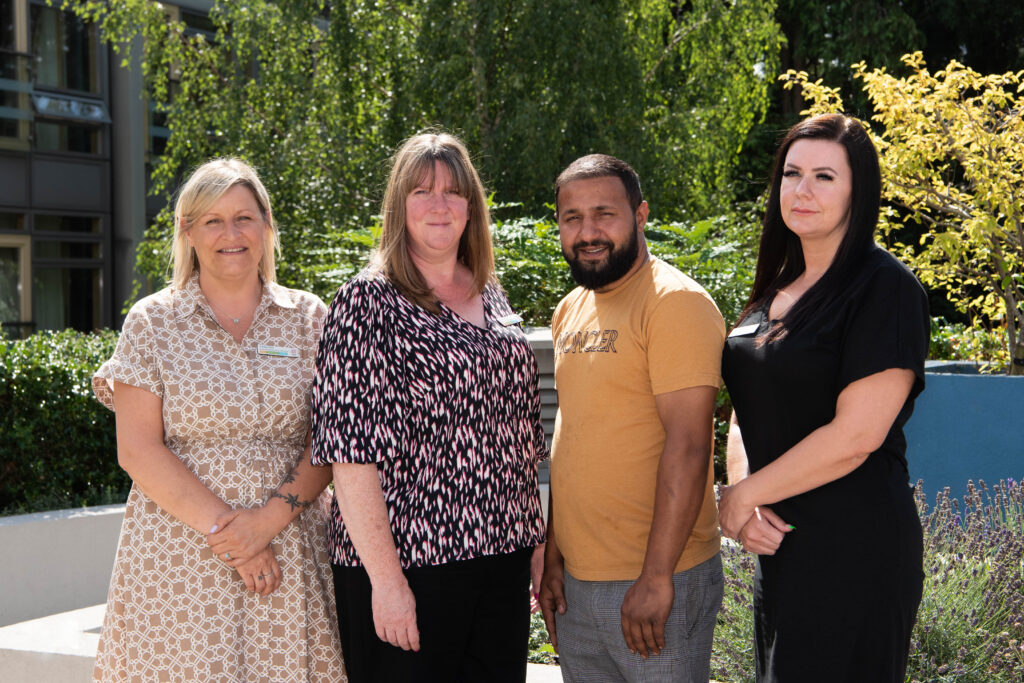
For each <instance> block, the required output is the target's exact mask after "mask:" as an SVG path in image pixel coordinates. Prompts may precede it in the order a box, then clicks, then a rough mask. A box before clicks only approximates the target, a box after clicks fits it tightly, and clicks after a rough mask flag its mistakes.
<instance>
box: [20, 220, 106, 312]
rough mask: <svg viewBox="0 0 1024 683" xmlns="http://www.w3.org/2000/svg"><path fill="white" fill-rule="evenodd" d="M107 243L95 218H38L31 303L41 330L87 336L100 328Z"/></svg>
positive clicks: (35, 221)
mask: <svg viewBox="0 0 1024 683" xmlns="http://www.w3.org/2000/svg"><path fill="white" fill-rule="evenodd" d="M103 238H104V235H103V233H102V226H101V221H100V219H99V218H96V217H92V216H62V215H48V214H36V215H35V216H34V217H33V226H32V250H33V253H32V302H33V319H34V321H35V323H36V328H37V329H40V330H60V329H64V328H67V327H70V328H73V329H76V330H82V331H88V330H94V329H96V328H98V327H100V326H101V324H102V310H101V302H102V301H103V298H102V289H103V263H104V261H103V257H104V253H103V248H104V245H103Z"/></svg>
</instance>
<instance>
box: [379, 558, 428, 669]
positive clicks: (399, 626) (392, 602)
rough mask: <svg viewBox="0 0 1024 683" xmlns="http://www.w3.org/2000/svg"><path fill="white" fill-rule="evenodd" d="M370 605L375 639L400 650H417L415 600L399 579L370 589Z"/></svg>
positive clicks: (402, 578)
mask: <svg viewBox="0 0 1024 683" xmlns="http://www.w3.org/2000/svg"><path fill="white" fill-rule="evenodd" d="M371 604H372V606H373V626H374V628H375V629H376V630H377V637H378V638H380V639H381V640H383V641H384V642H386V643H391V644H392V645H394V646H395V647H400V648H402V649H403V650H412V651H414V652H419V650H420V631H419V628H417V626H416V598H415V596H413V594H412V589H411V588H409V582H408V581H406V580H405V577H404V576H402V577H400V578H398V579H395V580H393V581H391V582H389V583H386V584H384V585H382V586H378V585H376V584H374V585H373V588H372V595H371Z"/></svg>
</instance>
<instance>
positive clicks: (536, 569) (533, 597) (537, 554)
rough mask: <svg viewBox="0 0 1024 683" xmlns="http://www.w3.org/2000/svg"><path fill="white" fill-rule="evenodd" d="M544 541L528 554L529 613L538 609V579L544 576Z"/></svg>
mask: <svg viewBox="0 0 1024 683" xmlns="http://www.w3.org/2000/svg"><path fill="white" fill-rule="evenodd" d="M546 546H547V544H546V543H541V544H540V545H539V546H537V547H536V548H534V549H533V555H531V556H530V613H531V614H533V613H534V612H539V611H540V579H541V577H542V576H544V548H545V547H546Z"/></svg>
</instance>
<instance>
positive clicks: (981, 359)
mask: <svg viewBox="0 0 1024 683" xmlns="http://www.w3.org/2000/svg"><path fill="white" fill-rule="evenodd" d="M928 358H929V359H932V360H966V361H972V362H974V363H979V364H980V365H981V371H982V372H1000V373H1001V372H1006V367H1007V365H1009V362H1010V353H1009V351H1008V350H1007V345H1006V331H1005V330H989V329H985V328H982V327H969V326H967V325H964V324H963V323H949V322H946V321H945V319H943V318H932V337H931V343H930V344H929V345H928Z"/></svg>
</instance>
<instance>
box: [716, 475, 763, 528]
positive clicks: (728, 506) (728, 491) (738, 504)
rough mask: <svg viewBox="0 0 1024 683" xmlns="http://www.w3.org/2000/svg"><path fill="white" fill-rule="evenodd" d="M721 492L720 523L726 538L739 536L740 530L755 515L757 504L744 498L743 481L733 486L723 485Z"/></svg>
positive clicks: (719, 500) (719, 504)
mask: <svg viewBox="0 0 1024 683" xmlns="http://www.w3.org/2000/svg"><path fill="white" fill-rule="evenodd" d="M744 481H746V480H744ZM720 492H721V496H720V497H719V499H718V524H719V525H720V526H721V527H722V533H723V534H725V536H726V538H739V535H740V530H741V529H743V526H744V525H745V524H746V523H747V522H748V521H749V520H750V518H751V517H753V516H754V508H755V507H756V506H755V505H754V504H752V503H748V502H747V501H745V500H744V499H743V481H741V482H740V483H738V484H733V485H732V486H722V487H721V488H720Z"/></svg>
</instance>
